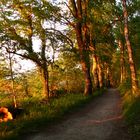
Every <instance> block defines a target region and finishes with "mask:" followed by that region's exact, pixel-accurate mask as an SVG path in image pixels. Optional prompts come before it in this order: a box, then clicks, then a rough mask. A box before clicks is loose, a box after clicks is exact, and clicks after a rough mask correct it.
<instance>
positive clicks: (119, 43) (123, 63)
mask: <svg viewBox="0 0 140 140" xmlns="http://www.w3.org/2000/svg"><path fill="white" fill-rule="evenodd" d="M118 46H119V48H120V69H121V73H120V83H121V84H122V83H123V82H124V81H125V79H126V77H125V76H126V73H125V71H126V70H125V59H124V57H125V56H124V46H123V44H122V41H121V40H118Z"/></svg>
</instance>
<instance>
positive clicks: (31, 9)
mask: <svg viewBox="0 0 140 140" xmlns="http://www.w3.org/2000/svg"><path fill="white" fill-rule="evenodd" d="M0 8H1V11H2V12H1V15H0V16H1V22H0V27H1V39H2V40H3V42H4V41H5V39H8V40H9V41H10V40H12V41H13V42H14V43H13V46H12V47H13V49H14V51H12V52H11V51H10V53H14V54H17V55H19V56H21V57H23V58H25V59H30V60H31V61H33V62H34V63H35V64H36V65H37V67H38V69H39V71H40V76H41V79H42V84H43V94H42V95H43V96H45V97H46V99H47V100H48V99H49V84H48V79H49V77H48V76H49V74H48V65H49V64H50V58H49V56H48V55H47V54H46V52H47V51H48V50H49V47H48V45H47V41H48V36H49V35H51V34H52V32H51V31H49V30H47V29H46V28H47V27H46V24H47V22H48V21H52V22H56V21H57V19H58V20H59V14H58V13H59V8H58V7H56V6H53V5H52V4H51V3H49V2H46V1H43V0H42V1H36V0H33V1H32V2H28V1H20V0H14V1H11V2H8V1H1V7H0ZM34 38H38V39H39V40H40V42H41V43H40V46H37V48H38V50H39V51H35V48H34V46H33V39H34Z"/></svg>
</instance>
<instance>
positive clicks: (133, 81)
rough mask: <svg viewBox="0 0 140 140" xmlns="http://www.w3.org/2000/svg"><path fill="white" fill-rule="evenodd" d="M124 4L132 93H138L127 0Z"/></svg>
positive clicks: (125, 33)
mask: <svg viewBox="0 0 140 140" xmlns="http://www.w3.org/2000/svg"><path fill="white" fill-rule="evenodd" d="M122 4H123V16H124V36H125V41H126V46H127V52H128V57H129V66H130V72H131V84H132V93H133V94H136V93H137V90H138V81H137V77H136V69H135V64H134V59H133V52H132V47H131V43H130V40H129V29H128V13H127V8H126V0H122Z"/></svg>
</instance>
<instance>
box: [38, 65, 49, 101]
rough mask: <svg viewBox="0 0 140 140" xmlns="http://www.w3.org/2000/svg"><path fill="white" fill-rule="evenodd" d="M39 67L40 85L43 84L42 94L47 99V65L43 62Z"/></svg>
mask: <svg viewBox="0 0 140 140" xmlns="http://www.w3.org/2000/svg"><path fill="white" fill-rule="evenodd" d="M39 69H40V75H41V81H42V85H43V91H42V95H43V97H45V98H46V100H47V101H48V100H49V82H48V79H49V75H48V68H47V65H46V64H44V65H43V66H42V67H40V68H39Z"/></svg>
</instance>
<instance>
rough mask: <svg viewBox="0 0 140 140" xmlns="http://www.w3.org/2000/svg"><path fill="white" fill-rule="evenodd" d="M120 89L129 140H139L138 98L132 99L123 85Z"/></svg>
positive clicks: (139, 104) (139, 103)
mask: <svg viewBox="0 0 140 140" xmlns="http://www.w3.org/2000/svg"><path fill="white" fill-rule="evenodd" d="M127 86H128V85H127ZM120 87H121V93H122V99H123V114H124V118H125V121H126V124H127V126H128V129H129V132H130V135H131V139H132V140H140V97H137V98H135V97H133V96H132V93H131V90H130V89H129V88H128V87H126V86H125V85H123V86H120ZM120 87H119V89H120Z"/></svg>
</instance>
